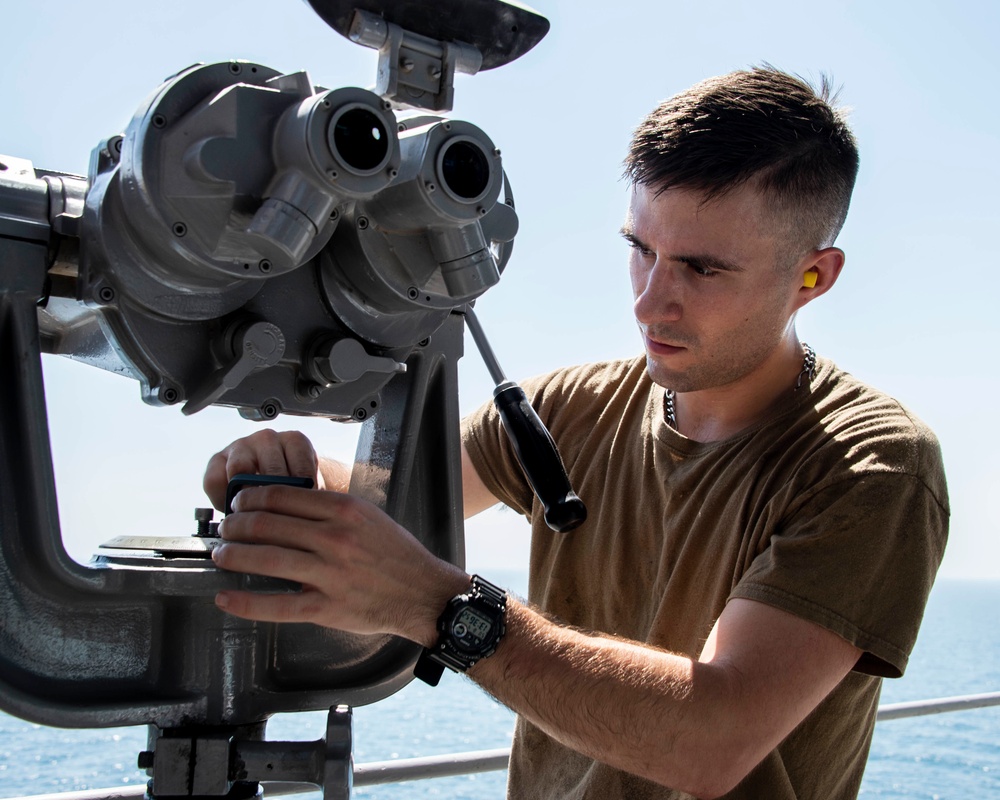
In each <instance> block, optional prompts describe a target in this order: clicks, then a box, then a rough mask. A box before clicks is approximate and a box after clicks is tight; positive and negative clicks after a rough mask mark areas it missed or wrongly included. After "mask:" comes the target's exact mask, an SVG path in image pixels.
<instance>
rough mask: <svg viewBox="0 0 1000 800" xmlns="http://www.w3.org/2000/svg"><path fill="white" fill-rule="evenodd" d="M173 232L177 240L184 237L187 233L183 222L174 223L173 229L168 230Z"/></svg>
mask: <svg viewBox="0 0 1000 800" xmlns="http://www.w3.org/2000/svg"><path fill="white" fill-rule="evenodd" d="M170 230H172V231H173V232H174V236H177V237H178V238H179V237H181V236H184V235H185V234H186V233H187V232H188V226H187V225H185V224H184V223H183V222H175V223H174V225H173V227H172V228H171V229H170Z"/></svg>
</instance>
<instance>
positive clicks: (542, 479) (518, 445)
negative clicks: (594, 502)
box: [493, 381, 587, 533]
mask: <svg viewBox="0 0 1000 800" xmlns="http://www.w3.org/2000/svg"><path fill="white" fill-rule="evenodd" d="M493 402H494V404H495V405H496V407H497V411H498V412H499V413H500V421H501V422H502V423H503V427H504V430H505V431H507V436H508V437H510V442H511V445H512V446H513V447H514V453H515V454H516V455H517V460H518V461H519V462H521V469H523V470H524V474H525V476H526V477H527V478H528V483H529V484H531V488H532V490H533V491H534V493H535V495H536V496H537V497H538V499H539V500H540V501H541V503H542V506H543V507H544V508H545V524H546V525H548V526H549V527H550V528H552V530H554V531H558V532H559V533H566V532H567V531H571V530H573V529H574V528H576V527H578V526H580V525H582V524H583V522H584V520H586V519H587V507H586V506H585V505H584V504H583V501H582V500H581V499H580V498H579V497H577V495H576V492H574V491H573V487H572V486H570V483H569V478H568V477H567V476H566V467H565V466H563V461H562V458H561V457H560V455H559V451H558V450H557V449H556V443H555V442H554V441H553V440H552V434H550V433H549V431H548V429H547V428H546V427H545V425H543V424H542V421H541V420H540V419H539V418H538V414H536V413H535V409H533V408H532V407H531V404H530V403H529V402H528V398H527V397H526V396H525V394H524V390H523V389H522V388H521V387H520V386H518V385H517V384H516V383H512V382H511V381H505V382H504V383H501V384H500V385H499V386H497V388H496V390H495V391H494V392H493Z"/></svg>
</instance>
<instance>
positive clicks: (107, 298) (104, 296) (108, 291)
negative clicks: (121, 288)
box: [97, 286, 115, 303]
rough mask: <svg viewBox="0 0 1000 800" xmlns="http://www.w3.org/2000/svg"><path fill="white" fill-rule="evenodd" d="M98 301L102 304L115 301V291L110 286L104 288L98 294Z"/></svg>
mask: <svg viewBox="0 0 1000 800" xmlns="http://www.w3.org/2000/svg"><path fill="white" fill-rule="evenodd" d="M97 299H98V300H100V301H101V302H102V303H110V302H111V301H113V300H114V299H115V290H114V289H112V288H111V287H110V286H102V287H101V288H100V289H99V290H98V292H97Z"/></svg>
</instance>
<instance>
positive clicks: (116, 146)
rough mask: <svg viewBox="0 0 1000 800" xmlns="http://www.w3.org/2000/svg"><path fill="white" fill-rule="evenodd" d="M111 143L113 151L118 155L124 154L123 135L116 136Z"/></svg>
mask: <svg viewBox="0 0 1000 800" xmlns="http://www.w3.org/2000/svg"><path fill="white" fill-rule="evenodd" d="M110 144H111V151H112V152H113V153H115V154H116V155H119V156H120V155H121V154H122V137H121V136H116V137H114V138H113V139H112V140H111V142H110Z"/></svg>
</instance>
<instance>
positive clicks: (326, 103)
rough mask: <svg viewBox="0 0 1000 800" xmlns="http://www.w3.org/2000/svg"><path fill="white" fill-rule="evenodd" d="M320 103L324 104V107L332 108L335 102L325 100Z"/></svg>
mask: <svg viewBox="0 0 1000 800" xmlns="http://www.w3.org/2000/svg"><path fill="white" fill-rule="evenodd" d="M320 105H322V106H323V108H330V106H332V105H333V103H331V102H330V101H329V100H324V101H323V102H322V103H321V104H320Z"/></svg>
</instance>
